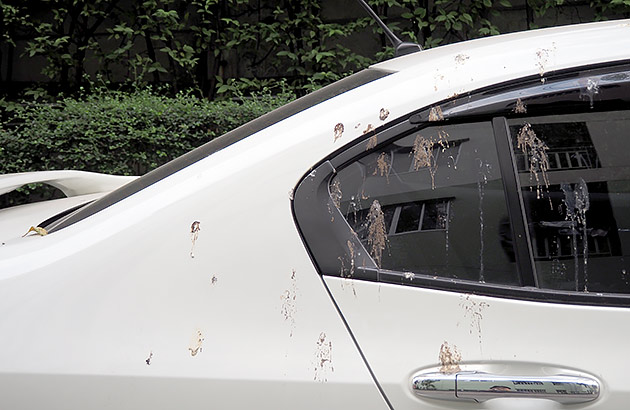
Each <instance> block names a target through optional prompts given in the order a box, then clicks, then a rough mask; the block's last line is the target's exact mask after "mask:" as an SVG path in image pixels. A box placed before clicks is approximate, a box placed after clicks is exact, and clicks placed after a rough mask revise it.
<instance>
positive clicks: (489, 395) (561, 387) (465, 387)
mask: <svg viewBox="0 0 630 410" xmlns="http://www.w3.org/2000/svg"><path fill="white" fill-rule="evenodd" d="M411 388H412V390H413V392H414V393H415V394H416V395H417V396H419V397H430V398H434V399H445V400H473V401H476V402H482V401H486V400H490V399H495V398H499V397H523V398H529V399H531V398H539V399H548V400H555V401H557V402H559V403H564V404H572V403H583V402H588V401H592V400H595V399H596V398H597V397H599V383H598V382H597V381H596V380H594V379H591V378H589V377H582V376H569V375H557V376H503V375H494V374H489V373H482V372H459V373H455V374H444V373H424V374H420V375H417V376H415V377H414V378H413V379H412V381H411Z"/></svg>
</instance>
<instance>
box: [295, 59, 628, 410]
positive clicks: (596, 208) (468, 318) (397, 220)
mask: <svg viewBox="0 0 630 410" xmlns="http://www.w3.org/2000/svg"><path fill="white" fill-rule="evenodd" d="M629 95H630V67H629V66H628V65H609V66H606V67H582V68H579V69H572V70H567V71H565V72H562V73H557V74H556V75H555V76H551V77H550V78H548V79H547V81H545V82H542V81H541V80H540V78H527V79H523V80H522V81H520V82H516V83H511V84H507V85H501V86H497V87H494V88H492V89H486V90H482V91H480V92H479V93H473V94H471V95H468V96H465V97H463V98H461V99H454V100H451V101H446V102H442V103H441V104H436V105H434V106H432V107H424V108H422V109H419V110H418V111H417V112H414V113H409V115H407V116H406V117H405V118H403V119H402V120H401V121H399V122H397V124H396V125H394V126H391V127H389V128H387V129H383V130H377V132H376V133H371V134H367V135H365V137H364V138H363V139H362V140H361V141H358V142H357V143H356V144H355V145H354V146H351V147H349V148H348V149H346V150H344V151H343V152H341V153H340V154H338V155H337V156H335V157H333V158H330V159H329V160H327V161H324V162H322V163H321V164H320V165H319V166H318V167H317V168H316V172H314V173H311V174H310V176H309V177H307V178H305V179H304V180H303V181H302V183H301V184H300V185H299V187H298V189H297V190H296V193H295V204H294V211H295V216H296V220H297V222H298V225H299V227H300V230H301V233H302V235H303V238H304V241H305V243H306V245H307V247H308V248H309V251H310V252H311V255H312V258H313V261H314V263H315V264H316V265H317V267H318V269H319V271H320V273H321V274H322V275H323V278H324V282H325V284H326V286H327V288H328V289H329V292H330V294H331V296H332V298H333V299H334V301H335V303H336V304H337V306H338V309H339V310H340V312H341V314H342V315H343V317H344V320H345V321H346V325H347V327H348V329H349V331H350V332H351V333H352V335H353V337H354V339H355V341H356V344H357V347H358V348H359V349H360V351H361V353H362V355H363V357H364V359H365V361H366V363H367V365H368V366H369V368H370V369H371V371H372V374H373V376H374V378H375V380H376V382H377V383H378V385H379V386H380V388H381V389H382V390H383V392H384V395H385V397H386V398H387V400H388V402H389V405H390V407H391V408H393V409H397V410H399V409H403V410H404V409H444V408H453V409H479V408H502V409H511V408H566V406H567V405H572V406H571V408H575V409H582V408H589V409H611V408H623V407H624V405H625V403H626V401H627V399H628V398H629V397H630V387H628V386H627V385H626V383H625V382H624V380H625V374H626V366H627V359H626V353H625V346H626V343H625V340H626V339H627V338H628V336H629V335H630V309H629V307H630V295H629V294H630V282H629V279H630V278H629V277H628V272H629V271H630V216H629V215H630V212H628V211H629V209H630V195H629V194H630V161H629V160H628V155H627V147H628V142H629V141H630V99H629V98H628V96H629Z"/></svg>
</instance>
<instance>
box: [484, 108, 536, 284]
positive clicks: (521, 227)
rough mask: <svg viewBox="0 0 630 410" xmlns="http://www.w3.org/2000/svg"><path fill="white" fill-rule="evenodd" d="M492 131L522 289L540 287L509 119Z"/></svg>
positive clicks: (502, 119) (501, 120) (496, 123)
mask: <svg viewBox="0 0 630 410" xmlns="http://www.w3.org/2000/svg"><path fill="white" fill-rule="evenodd" d="M492 128H493V131H494V139H495V144H496V147H497V154H498V158H499V168H500V169H501V176H502V180H503V189H504V192H505V200H506V203H507V207H508V214H509V216H510V225H511V227H512V236H513V237H512V246H513V249H514V256H515V257H516V266H517V269H518V273H519V278H520V281H521V286H531V287H538V283H537V280H536V276H535V274H534V258H533V257H532V254H533V253H532V249H531V246H530V244H531V241H530V238H529V230H528V229H527V222H526V221H525V216H524V215H523V211H522V210H523V209H525V206H524V205H523V196H522V194H521V187H520V184H519V181H518V171H517V170H516V161H515V158H514V152H513V150H512V143H511V141H510V135H509V129H508V125H507V120H506V119H505V117H497V118H493V119H492Z"/></svg>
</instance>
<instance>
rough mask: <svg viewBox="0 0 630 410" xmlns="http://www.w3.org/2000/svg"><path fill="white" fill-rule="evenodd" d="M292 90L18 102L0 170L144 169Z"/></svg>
mask: <svg viewBox="0 0 630 410" xmlns="http://www.w3.org/2000/svg"><path fill="white" fill-rule="evenodd" d="M292 98H293V97H292V96H291V95H289V94H286V93H283V94H280V95H275V96H274V95H271V94H270V93H261V94H257V95H254V96H253V97H249V98H242V99H240V100H238V101H233V100H229V101H208V100H206V99H201V98H198V97H196V96H194V95H192V94H190V93H179V94H177V95H176V96H175V97H167V96H163V95H160V94H159V93H157V92H154V91H152V90H150V89H142V90H137V91H133V92H121V91H105V90H99V91H97V92H95V93H93V94H90V95H83V96H81V97H78V98H70V97H68V98H62V99H59V100H58V101H57V102H56V103H53V104H50V103H41V102H29V103H21V104H11V105H9V106H8V107H5V119H4V120H3V121H2V122H0V158H2V161H0V174H7V173H13V172H25V171H39V170H53V169H79V170H85V171H94V172H104V173H111V174H122V175H141V174H144V173H145V172H147V171H149V170H151V169H153V168H156V167H157V166H159V165H161V164H163V163H166V162H168V161H170V160H171V159H173V158H176V157H178V156H180V155H182V154H184V153H185V152H188V151H190V150H191V149H193V148H195V147H197V146H199V145H202V144H204V143H206V142H208V141H210V140H211V139H213V138H215V137H217V136H220V135H222V134H224V133H225V132H227V131H229V130H231V129H233V128H236V127H237V126H239V125H241V124H244V123H246V122H247V121H250V120H252V119H254V118H257V117H259V116H260V115H262V114H264V113H266V112H268V111H271V110H273V109H275V108H277V107H279V106H282V105H284V104H286V103H287V102H289V101H290V100H291V99H292Z"/></svg>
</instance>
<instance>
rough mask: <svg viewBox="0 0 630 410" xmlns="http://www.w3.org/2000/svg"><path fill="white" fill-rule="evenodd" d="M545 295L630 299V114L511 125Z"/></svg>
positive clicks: (588, 115)
mask: <svg viewBox="0 0 630 410" xmlns="http://www.w3.org/2000/svg"><path fill="white" fill-rule="evenodd" d="M509 130H510V138H511V142H512V145H513V149H514V153H515V158H516V167H517V170H518V176H519V178H518V180H519V183H520V188H521V192H522V197H523V203H524V211H525V216H526V220H527V227H528V231H529V236H530V241H531V249H532V253H533V260H534V263H535V271H536V274H537V277H538V283H539V285H540V286H541V287H543V288H549V289H559V290H568V291H576V292H610V293H630V284H629V280H630V278H629V277H628V271H630V159H629V156H628V147H629V146H630V111H610V112H596V113H581V114H570V115H549V116H542V117H526V118H521V119H518V120H511V121H509Z"/></svg>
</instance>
